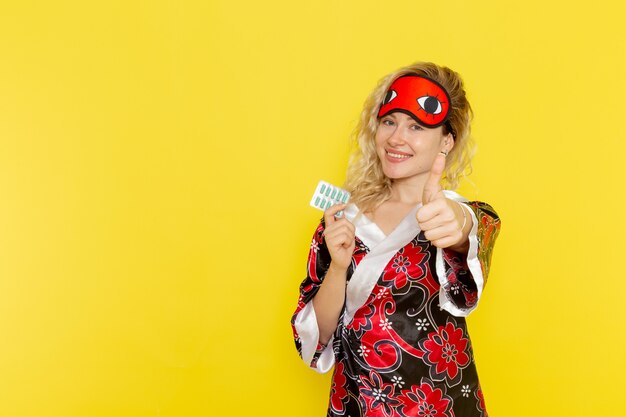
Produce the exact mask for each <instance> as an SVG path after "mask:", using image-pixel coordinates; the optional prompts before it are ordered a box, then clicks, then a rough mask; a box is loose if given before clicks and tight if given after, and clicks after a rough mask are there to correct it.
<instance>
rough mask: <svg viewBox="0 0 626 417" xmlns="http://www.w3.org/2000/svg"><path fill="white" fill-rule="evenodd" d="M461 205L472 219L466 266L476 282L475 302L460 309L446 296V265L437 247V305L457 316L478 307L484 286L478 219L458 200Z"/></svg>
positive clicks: (467, 313)
mask: <svg viewBox="0 0 626 417" xmlns="http://www.w3.org/2000/svg"><path fill="white" fill-rule="evenodd" d="M459 204H460V205H461V207H462V208H463V209H465V210H467V211H468V212H469V214H470V219H471V220H472V229H471V230H470V233H469V236H468V239H469V250H468V251H467V259H466V261H467V267H468V268H469V271H470V273H471V274H472V279H473V280H474V282H475V283H476V288H477V293H476V302H475V303H474V304H473V305H472V306H471V307H468V308H463V309H460V308H458V307H457V306H456V304H454V302H453V301H452V300H451V299H450V298H449V297H448V293H447V291H446V286H447V284H448V281H447V278H446V266H445V263H444V260H443V251H442V250H441V248H437V260H436V264H437V277H438V280H439V285H440V288H439V307H440V308H442V309H444V310H446V311H448V312H450V314H452V315H454V316H457V317H467V316H468V315H469V314H470V313H471V312H472V311H474V310H475V309H476V307H478V302H479V301H480V297H481V295H482V293H483V287H484V283H485V280H484V277H483V270H482V268H481V266H480V261H479V260H478V234H477V231H478V219H477V218H476V214H474V211H473V210H472V209H470V208H469V207H468V206H467V205H466V204H463V203H461V202H459Z"/></svg>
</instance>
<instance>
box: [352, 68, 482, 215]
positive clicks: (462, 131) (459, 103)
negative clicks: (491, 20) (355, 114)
mask: <svg viewBox="0 0 626 417" xmlns="http://www.w3.org/2000/svg"><path fill="white" fill-rule="evenodd" d="M407 74H417V75H423V76H426V77H428V78H431V79H433V80H435V81H437V82H438V83H439V84H441V85H442V86H443V87H444V88H445V89H446V91H447V92H448V94H449V95H450V100H451V107H450V115H449V116H448V123H446V124H445V125H443V133H444V134H448V133H449V132H448V129H447V127H446V125H448V124H449V125H450V126H451V127H452V131H453V132H454V134H455V135H456V138H455V140H454V147H453V148H452V150H451V151H450V153H449V154H448V156H447V158H446V168H445V170H444V173H443V179H442V183H443V184H442V186H443V187H444V188H446V189H451V190H454V189H456V187H458V184H459V180H460V179H461V177H463V176H465V175H469V173H470V172H471V159H472V156H473V155H474V148H475V147H474V144H473V140H472V139H471V138H470V122H471V120H472V118H473V115H474V114H473V112H472V107H471V106H470V104H469V102H468V101H467V98H466V96H465V89H464V87H463V80H462V79H461V76H460V75H459V74H458V73H456V72H455V71H453V70H451V69H450V68H447V67H441V66H439V65H436V64H433V63H432V62H416V63H414V64H412V65H408V66H406V67H403V68H400V69H398V70H396V71H394V72H392V73H391V74H389V75H387V76H385V77H383V78H382V79H381V80H380V81H379V82H378V85H377V86H376V88H374V90H373V91H372V92H371V93H370V95H369V96H368V97H367V99H366V100H365V103H364V105H363V110H362V111H361V116H360V119H359V122H358V123H357V125H356V127H355V129H354V131H353V132H352V139H353V144H354V150H353V152H352V155H351V157H350V161H349V163H348V171H347V174H346V182H345V185H344V186H345V188H346V189H347V190H348V191H349V192H350V193H351V197H350V200H351V202H353V203H355V204H356V205H357V206H358V207H359V209H360V211H361V212H364V213H367V212H372V211H374V210H375V209H376V208H377V207H378V206H379V205H380V204H382V203H383V202H384V201H386V200H388V199H389V197H390V196H391V184H392V180H391V179H389V178H387V177H386V176H385V174H384V173H383V169H382V165H381V163H380V160H379V158H378V155H377V153H376V143H375V138H376V130H377V129H378V124H379V120H378V109H379V108H380V104H381V103H382V100H383V98H384V97H385V94H386V93H387V90H388V89H389V87H390V86H391V84H392V83H393V82H394V81H395V80H396V79H398V78H400V77H402V76H403V75H407Z"/></svg>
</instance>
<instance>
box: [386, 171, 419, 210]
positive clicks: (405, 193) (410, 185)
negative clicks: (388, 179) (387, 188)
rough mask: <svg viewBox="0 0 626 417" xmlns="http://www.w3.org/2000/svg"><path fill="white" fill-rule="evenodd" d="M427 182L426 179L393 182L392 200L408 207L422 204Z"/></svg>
mask: <svg viewBox="0 0 626 417" xmlns="http://www.w3.org/2000/svg"><path fill="white" fill-rule="evenodd" d="M425 182H426V178H423V179H422V178H419V177H417V178H416V177H413V178H410V179H404V178H403V179H400V180H393V181H392V183H391V196H390V200H392V201H394V202H398V203H403V204H407V205H416V204H419V203H421V202H422V194H423V192H424V183H425Z"/></svg>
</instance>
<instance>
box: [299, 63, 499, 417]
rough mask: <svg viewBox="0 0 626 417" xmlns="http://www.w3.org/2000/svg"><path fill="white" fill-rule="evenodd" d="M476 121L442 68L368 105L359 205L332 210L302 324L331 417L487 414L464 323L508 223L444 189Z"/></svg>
mask: <svg viewBox="0 0 626 417" xmlns="http://www.w3.org/2000/svg"><path fill="white" fill-rule="evenodd" d="M471 116H472V110H471V107H470V104H469V102H468V101H467V99H466V96H465V91H464V87H463V82H462V80H461V78H460V77H459V75H458V74H457V73H456V72H454V71H452V70H450V69H448V68H445V67H440V66H437V65H435V64H432V63H416V64H413V65H410V66H408V67H405V68H402V69H400V70H398V71H396V72H394V73H392V74H390V75H388V76H386V77H384V78H383V79H382V80H381V81H380V82H379V84H378V86H377V87H376V88H375V89H374V91H373V92H372V93H371V94H370V96H369V97H368V99H367V100H366V102H365V106H364V108H363V111H362V113H361V118H360V121H359V124H358V126H357V128H356V130H355V139H356V141H357V148H356V151H355V154H354V155H353V158H352V159H351V161H350V165H349V168H348V175H347V181H346V185H345V188H346V189H347V190H348V191H350V192H351V197H350V202H349V204H348V205H337V206H333V207H331V208H330V209H328V210H326V212H325V213H324V218H323V220H322V221H321V223H320V225H319V226H318V227H317V230H316V231H315V234H314V235H313V241H312V243H311V250H310V254H309V259H308V274H307V277H306V279H305V280H304V282H303V283H302V285H301V286H300V298H299V300H298V306H297V308H296V311H295V313H294V315H293V318H292V327H293V331H294V337H295V341H296V347H297V348H298V352H299V353H300V356H301V357H302V359H303V360H304V361H305V363H307V364H308V365H309V366H310V367H312V368H314V369H316V370H317V371H319V372H327V371H329V370H330V369H331V368H332V367H333V365H334V374H333V379H332V387H331V394H330V401H329V405H328V416H352V417H356V416H405V417H409V416H449V417H452V416H455V417H464V416H486V415H487V412H486V411H485V404H484V400H483V394H482V391H481V388H480V384H479V381H478V375H477V373H476V368H475V365H474V358H473V353H472V347H471V343H470V339H469V335H468V332H467V327H466V323H465V319H464V317H465V316H467V315H468V314H469V313H470V312H471V311H472V310H474V309H475V308H476V306H477V305H478V301H479V299H480V297H481V294H482V291H483V288H484V285H485V283H486V280H487V275H488V272H489V263H490V260H491V253H492V249H493V245H494V242H495V238H496V236H497V234H498V231H499V229H500V220H499V218H498V216H497V214H496V213H495V212H494V210H493V209H492V208H491V207H490V206H489V205H487V204H485V203H482V202H477V201H473V202H469V201H467V200H466V199H464V198H463V197H461V196H460V195H458V194H457V193H455V192H453V191H449V190H442V188H441V186H442V184H443V185H444V186H445V187H446V188H447V189H454V188H456V186H457V184H458V181H459V177H460V176H461V175H462V174H463V172H464V170H465V169H466V168H467V167H468V165H469V161H470V157H471V146H470V138H469V135H470V120H471ZM339 211H343V215H342V216H336V215H337V213H338V212H339Z"/></svg>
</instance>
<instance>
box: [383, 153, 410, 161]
mask: <svg viewBox="0 0 626 417" xmlns="http://www.w3.org/2000/svg"><path fill="white" fill-rule="evenodd" d="M387 155H389V156H390V157H392V158H398V159H406V158H410V157H411V155H400V154H397V153H393V152H387Z"/></svg>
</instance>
